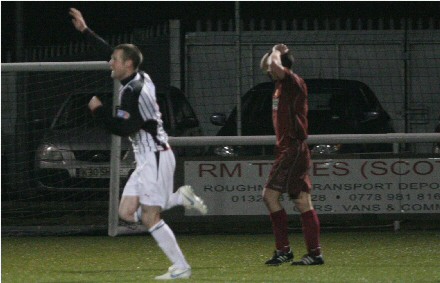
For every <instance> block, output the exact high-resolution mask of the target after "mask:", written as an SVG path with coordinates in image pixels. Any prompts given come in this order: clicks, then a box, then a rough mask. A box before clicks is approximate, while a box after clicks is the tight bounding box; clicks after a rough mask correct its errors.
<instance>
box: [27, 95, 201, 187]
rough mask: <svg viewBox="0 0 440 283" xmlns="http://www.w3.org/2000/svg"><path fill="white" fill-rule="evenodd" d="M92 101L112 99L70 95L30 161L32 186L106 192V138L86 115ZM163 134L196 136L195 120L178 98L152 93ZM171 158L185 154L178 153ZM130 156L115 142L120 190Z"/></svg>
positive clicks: (126, 146)
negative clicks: (118, 151) (33, 174)
mask: <svg viewBox="0 0 440 283" xmlns="http://www.w3.org/2000/svg"><path fill="white" fill-rule="evenodd" d="M94 95H97V96H98V97H100V99H101V100H102V101H103V103H104V104H111V103H112V102H111V100H112V99H111V97H112V96H113V94H110V93H109V94H102V93H99V94H98V93H76V94H73V95H71V96H70V97H69V98H68V99H67V100H66V101H65V102H64V103H63V105H62V106H61V108H60V110H59V111H58V114H57V115H56V117H55V119H54V120H53V123H52V125H51V127H50V129H49V131H48V132H46V133H45V136H44V138H43V141H42V142H41V144H40V145H39V147H38V149H37V152H36V157H35V170H36V177H37V178H36V179H37V183H38V184H37V185H38V186H39V187H41V188H45V189H59V190H78V189H80V190H87V189H98V190H99V189H102V190H108V188H109V181H110V179H109V178H110V154H111V152H110V148H111V135H110V134H109V133H108V132H106V131H105V130H103V129H101V128H99V127H97V125H96V124H95V122H94V120H93V119H92V117H91V114H90V111H88V109H87V103H88V101H89V100H90V98H91V97H92V96H94ZM157 100H158V104H159V107H160V109H161V112H162V120H163V122H164V128H165V130H166V131H167V132H168V134H169V135H170V136H197V135H201V128H200V126H199V120H198V118H197V117H196V115H195V113H194V111H193V109H192V107H191V105H190V104H189V102H188V101H187V99H186V97H185V95H184V93H183V92H182V91H181V90H179V89H178V88H175V87H170V88H169V89H168V90H166V91H158V92H157ZM173 150H177V152H176V154H177V155H181V154H185V152H184V151H183V150H180V149H173ZM134 168H135V164H134V155H133V152H132V147H131V143H130V142H129V141H128V139H127V138H122V139H121V162H120V177H121V182H120V183H121V186H123V185H124V184H125V182H126V181H127V179H128V177H129V175H130V174H131V172H132V171H133V170H134Z"/></svg>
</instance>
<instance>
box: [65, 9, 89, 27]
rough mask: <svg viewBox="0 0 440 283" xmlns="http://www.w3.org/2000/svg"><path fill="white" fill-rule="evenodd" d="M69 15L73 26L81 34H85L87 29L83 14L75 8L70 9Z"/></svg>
mask: <svg viewBox="0 0 440 283" xmlns="http://www.w3.org/2000/svg"><path fill="white" fill-rule="evenodd" d="M69 15H71V16H72V24H73V26H74V27H75V28H76V29H77V30H78V31H80V32H84V30H85V29H86V28H87V24H86V21H85V20H84V17H83V15H82V14H81V12H80V11H79V10H77V9H75V8H70V10H69Z"/></svg>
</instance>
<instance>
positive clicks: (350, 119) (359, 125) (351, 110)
mask: <svg viewBox="0 0 440 283" xmlns="http://www.w3.org/2000/svg"><path fill="white" fill-rule="evenodd" d="M305 82H306V84H307V87H308V99H309V113H308V118H309V134H310V135H325V134H376V133H377V134H379V133H392V132H394V129H393V126H392V122H391V118H390V116H389V115H388V113H387V112H386V111H385V110H384V109H383V107H382V106H381V105H380V103H379V101H378V99H377V97H376V95H375V94H374V93H373V91H372V90H371V89H370V88H369V87H368V86H367V85H366V84H364V83H362V82H359V81H355V80H338V79H306V80H305ZM273 90H274V84H273V83H272V82H266V83H260V84H258V85H256V86H255V87H253V88H252V89H250V90H249V91H248V92H247V93H246V94H245V95H244V96H243V97H242V113H243V114H242V117H241V122H242V135H244V136H253V135H274V134H275V132H274V129H273V124H272V93H273ZM236 121H237V110H236V109H234V110H233V111H232V112H231V114H230V115H229V117H228V118H227V119H226V117H225V115H224V114H214V115H213V116H212V117H211V122H212V123H213V124H215V125H219V126H222V128H221V129H220V130H219V131H218V133H217V135H218V136H235V135H237V125H236ZM262 148H263V149H264V151H263V152H261V149H262ZM391 151H392V144H338V145H315V146H313V148H312V152H313V153H364V152H391ZM215 152H216V153H217V154H219V155H249V154H261V153H263V154H264V153H267V154H272V152H273V146H270V147H268V146H265V147H261V146H260V147H254V146H252V147H250V146H240V147H233V148H232V147H229V146H223V147H217V148H215Z"/></svg>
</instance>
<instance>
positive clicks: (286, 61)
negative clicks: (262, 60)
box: [280, 52, 295, 69]
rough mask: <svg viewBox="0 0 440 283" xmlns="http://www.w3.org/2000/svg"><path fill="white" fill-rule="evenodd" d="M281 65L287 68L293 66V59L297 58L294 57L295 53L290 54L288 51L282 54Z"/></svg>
mask: <svg viewBox="0 0 440 283" xmlns="http://www.w3.org/2000/svg"><path fill="white" fill-rule="evenodd" d="M280 58H281V65H283V67H286V68H289V69H290V68H292V65H293V61H294V60H295V59H294V58H293V55H292V54H290V52H287V53H286V54H283V55H281V57H280Z"/></svg>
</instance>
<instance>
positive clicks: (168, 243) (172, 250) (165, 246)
mask: <svg viewBox="0 0 440 283" xmlns="http://www.w3.org/2000/svg"><path fill="white" fill-rule="evenodd" d="M148 232H150V234H151V236H153V238H154V239H155V240H156V242H157V245H158V246H159V247H160V248H161V249H162V251H163V252H164V253H165V255H166V256H167V257H168V259H169V260H170V261H171V262H172V264H173V265H174V266H175V267H177V268H180V269H187V268H190V266H189V264H188V262H187V261H186V259H185V256H184V255H183V253H182V251H181V250H180V247H179V245H178V244H177V241H176V237H175V236H174V233H173V231H172V230H171V228H170V227H169V226H168V225H167V224H166V223H165V221H163V220H161V221H159V223H157V224H156V225H154V226H153V227H151V229H149V230H148Z"/></svg>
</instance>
